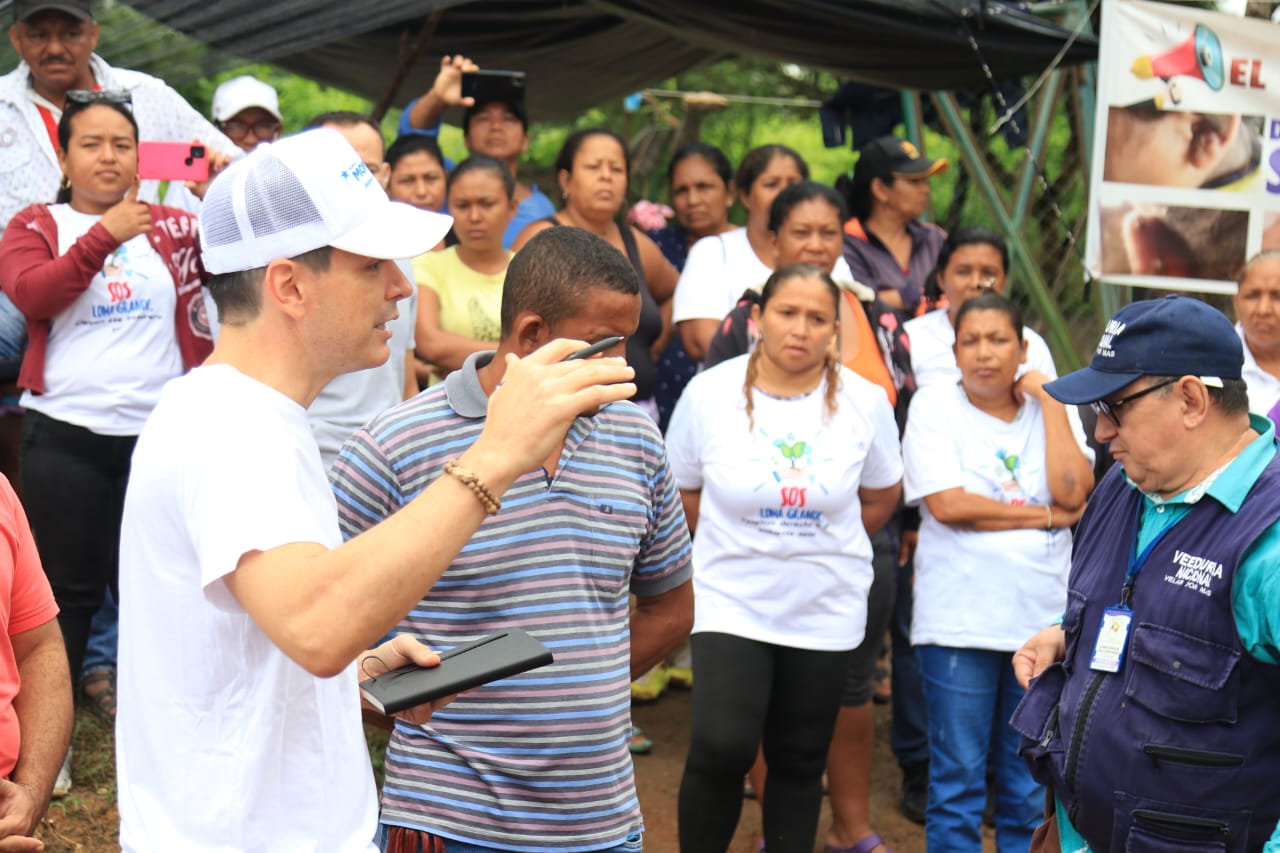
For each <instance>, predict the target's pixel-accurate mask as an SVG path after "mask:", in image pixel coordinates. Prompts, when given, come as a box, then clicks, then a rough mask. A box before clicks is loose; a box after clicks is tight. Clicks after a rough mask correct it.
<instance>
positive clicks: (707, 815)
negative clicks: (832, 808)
mask: <svg viewBox="0 0 1280 853" xmlns="http://www.w3.org/2000/svg"><path fill="white" fill-rule="evenodd" d="M692 642H693V683H694V690H693V730H692V732H691V736H690V744H689V758H688V760H687V761H686V762H685V766H684V778H683V779H682V780H681V782H680V812H679V813H680V850H681V851H682V853H724V851H725V850H727V849H728V847H729V843H730V842H731V841H732V840H733V833H734V830H735V829H736V828H737V826H738V818H739V816H740V815H741V813H742V777H743V776H745V775H746V773H747V771H748V770H749V769H751V765H752V764H753V763H754V762H755V759H756V751H757V747H759V746H760V744H761V742H763V744H764V758H765V763H766V764H768V767H769V773H768V776H767V778H766V782H765V797H764V802H763V803H762V804H761V809H762V811H763V814H764V840H765V849H766V850H768V851H769V853H811V851H812V850H813V844H814V839H815V838H816V837H817V834H818V814H819V812H820V810H821V807H822V770H823V768H824V767H825V766H826V763H827V747H828V746H829V744H830V742H831V733H832V732H833V731H834V729H835V724H836V714H837V713H838V712H839V710H840V691H841V688H842V687H843V686H844V679H845V671H846V670H847V669H848V668H849V660H850V656H851V655H852V650H850V651H843V652H815V651H810V650H807V649H794V648H789V647H787V646H775V645H771V644H769V643H761V642H757V641H755V640H747V639H744V638H742V637H735V636H732V635H729V634H714V633H698V634H694V635H693V640H692Z"/></svg>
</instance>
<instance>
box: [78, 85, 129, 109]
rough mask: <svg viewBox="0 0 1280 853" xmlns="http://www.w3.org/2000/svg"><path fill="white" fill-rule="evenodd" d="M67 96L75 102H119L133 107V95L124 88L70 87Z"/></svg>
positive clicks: (124, 105) (121, 104)
mask: <svg viewBox="0 0 1280 853" xmlns="http://www.w3.org/2000/svg"><path fill="white" fill-rule="evenodd" d="M65 97H66V99H67V101H68V102H70V103H73V104H119V105H120V106H123V107H128V108H129V109H131V110H132V109H133V96H132V95H130V94H129V93H128V92H126V91H124V90H122V89H69V90H68V91H67V94H66V96H65Z"/></svg>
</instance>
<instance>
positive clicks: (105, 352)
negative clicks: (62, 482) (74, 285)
mask: <svg viewBox="0 0 1280 853" xmlns="http://www.w3.org/2000/svg"><path fill="white" fill-rule="evenodd" d="M49 212H50V213H51V214H53V219H54V222H56V223H57V226H58V254H59V255H64V254H66V253H67V250H68V249H70V248H71V246H72V245H73V244H74V243H75V242H76V240H78V239H80V238H81V237H82V236H84V234H85V232H87V231H88V230H89V229H90V228H92V227H93V226H94V225H95V224H96V223H97V222H98V221H99V220H101V219H102V217H101V216H97V215H94V214H88V213H80V212H79V211H76V210H73V209H72V208H71V206H70V205H66V204H55V205H51V206H50V207H49ZM177 306H178V294H177V290H176V289H175V287H174V284H173V277H172V276H171V275H170V274H169V268H168V267H166V266H165V264H164V260H163V259H162V258H161V257H160V255H159V254H157V253H156V251H155V249H153V248H152V247H151V243H150V241H148V239H147V236H146V235H145V234H139V235H138V236H137V237H134V238H133V239H131V240H128V241H126V242H125V243H122V244H121V245H120V246H119V247H117V248H116V250H115V251H114V252H112V253H111V254H110V255H108V256H107V259H106V261H105V263H103V265H102V269H101V270H99V271H98V273H97V274H95V275H94V277H93V279H92V280H91V281H90V282H89V287H88V289H86V290H85V291H84V292H83V293H81V294H80V295H79V296H78V297H76V300H75V302H73V303H71V304H70V305H69V306H67V307H66V308H64V309H63V310H62V311H61V312H59V314H58V315H57V316H56V317H54V318H53V321H52V323H51V326H50V329H49V347H48V350H47V352H46V354H45V364H44V382H45V391H44V393H43V394H33V393H31V392H30V391H24V392H23V394H22V399H21V403H22V406H23V407H24V408H28V409H32V410H34V411H37V412H40V413H41V414H44V415H47V416H49V417H51V418H56V419H57V420H60V421H64V422H66V423H70V424H75V425H76V426H80V427H84V428H85V429H88V430H90V431H92V432H96V433H99V434H100V435H137V434H138V433H139V432H141V431H142V425H143V423H145V422H146V420H147V416H148V415H149V414H151V410H152V409H153V408H154V407H155V404H156V401H157V400H159V399H160V389H161V388H163V387H164V384H165V383H166V382H168V381H169V380H170V379H173V378H174V377H175V376H181V375H182V371H183V364H182V353H181V351H180V350H179V349H178V336H177V331H176V330H175V324H174V312H175V311H176V310H177Z"/></svg>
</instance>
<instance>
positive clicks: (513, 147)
mask: <svg viewBox="0 0 1280 853" xmlns="http://www.w3.org/2000/svg"><path fill="white" fill-rule="evenodd" d="M479 70H480V66H478V65H476V64H475V63H474V62H472V61H471V60H470V59H467V58H466V57H465V56H461V55H458V56H446V57H443V58H442V59H441V60H440V73H439V74H437V75H436V79H435V81H434V82H433V83H432V84H431V88H430V89H428V90H427V91H426V92H424V93H422V95H421V97H418V98H415V99H414V100H412V101H410V102H409V103H408V104H407V105H406V106H405V108H404V113H402V114H401V116H400V127H399V131H400V135H401V136H404V135H405V134H408V133H425V134H428V135H431V136H438V135H439V133H440V120H441V118H442V117H443V116H444V111H445V110H446V109H448V108H449V107H463V108H464V109H465V112H464V113H463V114H462V133H463V140H464V141H465V142H466V146H467V151H469V152H470V153H472V154H483V155H485V156H486V157H492V158H493V159H495V160H498V161H501V162H502V163H503V164H504V165H505V166H506V167H507V169H508V170H509V171H510V172H511V174H512V176H513V177H516V178H517V180H516V194H515V201H516V215H515V216H514V217H512V219H511V222H510V223H508V225H507V230H506V231H505V232H504V233H503V236H502V248H504V249H509V248H511V244H512V243H513V242H515V239H516V237H517V236H518V235H519V234H520V232H521V231H523V230H524V227H525V226H526V225H528V224H529V223H530V222H536V221H537V220H539V219H542V218H543V217H546V216H550V215H552V214H553V213H555V212H556V207H555V205H554V204H552V202H551V199H549V198H547V197H546V196H545V195H543V193H542V192H541V191H540V190H539V189H538V187H537V186H536V185H533V184H524V183H521V182H520V181H519V178H518V174H517V169H518V168H519V166H520V158H521V157H522V156H523V155H524V152H525V151H526V150H528V148H529V114H528V113H527V112H526V111H525V107H524V75H516V74H512V75H510V76H507V77H503V78H498V79H496V80H495V81H494V88H493V90H491V91H489V92H488V93H480V96H479V97H472V96H470V95H465V94H464V93H463V88H464V86H463V78H464V77H465V76H466V75H468V74H475V73H476V72H478V71H479Z"/></svg>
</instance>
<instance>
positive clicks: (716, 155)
mask: <svg viewBox="0 0 1280 853" xmlns="http://www.w3.org/2000/svg"><path fill="white" fill-rule="evenodd" d="M694 157H700V158H701V159H703V160H706V161H707V163H708V164H709V165H710V166H711V168H712V169H714V170H715V173H716V174H717V175H719V176H720V180H721V181H723V182H724V185H725V186H726V187H728V186H729V184H730V182H732V181H733V166H732V164H730V163H729V158H728V157H726V156H724V152H723V151H721V150H720V149H719V148H717V147H715V146H714V145H708V144H707V143H705V142H690V143H689V144H688V145H685V146H684V147H683V148H681V149H680V150H678V151H677V152H676V153H675V154H673V155H672V157H671V162H670V163H669V164H667V185H668V186H670V185H671V182H672V181H674V180H675V179H676V167H677V166H679V165H680V164H681V163H683V162H684V161H685V160H690V159H692V158H694Z"/></svg>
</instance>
